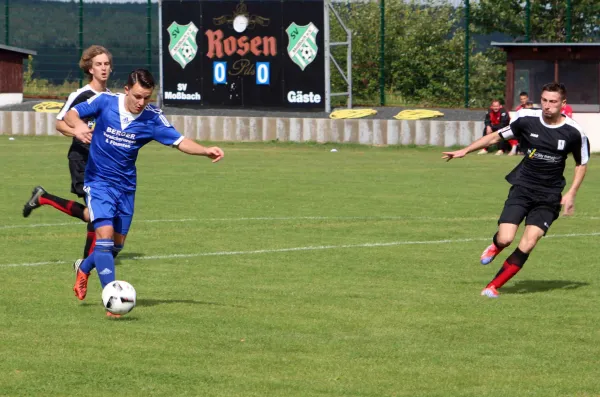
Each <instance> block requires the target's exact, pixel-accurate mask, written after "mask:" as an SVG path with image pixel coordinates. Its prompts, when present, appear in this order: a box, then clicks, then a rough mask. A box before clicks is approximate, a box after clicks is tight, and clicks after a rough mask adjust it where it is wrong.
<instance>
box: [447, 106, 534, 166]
mask: <svg viewBox="0 0 600 397" xmlns="http://www.w3.org/2000/svg"><path fill="white" fill-rule="evenodd" d="M521 120H522V119H519V117H518V116H517V118H515V119H514V120H513V122H512V123H510V125H508V126H506V127H504V128H501V129H500V130H498V131H496V132H492V133H491V134H487V135H485V136H483V137H481V138H479V139H478V140H476V141H475V142H473V143H471V144H470V145H469V146H467V147H466V148H464V149H460V150H455V151H454V152H442V154H443V156H442V158H443V159H444V160H446V161H450V160H452V159H454V158H456V159H459V158H462V157H465V156H466V155H467V154H469V153H471V152H474V151H477V150H481V149H483V148H486V147H488V146H490V145H493V144H496V143H498V142H500V141H501V140H508V139H517V138H518V137H519V136H520V134H521V129H522V128H523V126H522V125H521V124H522V122H521Z"/></svg>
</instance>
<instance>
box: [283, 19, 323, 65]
mask: <svg viewBox="0 0 600 397" xmlns="http://www.w3.org/2000/svg"><path fill="white" fill-rule="evenodd" d="M285 31H286V33H287V34H288V39H289V43H288V46H287V52H288V55H289V56H290V58H291V59H292V61H294V63H295V64H296V65H298V66H300V69H302V70H304V69H306V67H307V66H308V65H310V64H311V62H312V61H314V60H315V57H316V56H317V52H318V51H319V47H318V46H317V33H319V29H318V28H317V27H316V26H315V25H314V24H313V23H312V22H311V23H309V24H308V25H304V26H299V25H296V23H295V22H292V23H291V24H290V26H288V28H287V29H286V30H285Z"/></svg>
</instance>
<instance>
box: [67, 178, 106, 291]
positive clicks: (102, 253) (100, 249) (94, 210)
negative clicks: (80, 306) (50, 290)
mask: <svg viewBox="0 0 600 397" xmlns="http://www.w3.org/2000/svg"><path fill="white" fill-rule="evenodd" d="M85 191H86V193H87V204H88V208H89V209H90V217H91V221H92V224H93V227H94V229H95V234H96V242H95V247H94V251H93V252H92V253H91V255H89V256H88V257H87V258H86V259H85V260H84V261H83V263H81V265H80V266H79V269H77V279H76V282H75V286H74V287H73V291H74V292H75V295H76V296H77V298H78V299H80V300H82V299H84V298H85V295H86V293H87V280H88V276H89V274H90V272H91V271H92V269H93V268H94V267H96V268H97V269H98V276H99V277H100V281H101V283H103V279H104V277H103V276H104V275H107V276H109V271H111V272H112V273H113V276H114V260H113V264H112V270H111V265H110V261H107V258H106V253H108V254H109V256H110V259H111V260H112V259H113V258H112V249H113V246H114V243H113V234H114V228H113V218H114V217H115V214H116V211H117V209H116V205H117V203H116V200H114V194H113V193H112V192H111V189H110V188H108V187H106V186H102V185H96V186H86V187H85ZM100 267H102V268H100ZM106 268H108V270H106ZM101 271H104V274H103V275H101V274H100V272H101ZM108 279H110V276H109V277H108ZM104 285H105V284H103V286H102V287H104Z"/></svg>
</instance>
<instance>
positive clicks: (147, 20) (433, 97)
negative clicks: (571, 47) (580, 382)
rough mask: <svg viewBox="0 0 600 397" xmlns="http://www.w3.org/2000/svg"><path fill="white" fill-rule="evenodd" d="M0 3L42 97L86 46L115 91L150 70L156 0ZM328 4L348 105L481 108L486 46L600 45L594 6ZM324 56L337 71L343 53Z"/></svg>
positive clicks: (493, 62)
mask: <svg viewBox="0 0 600 397" xmlns="http://www.w3.org/2000/svg"><path fill="white" fill-rule="evenodd" d="M0 1H2V2H3V4H2V6H3V10H2V12H0V29H1V31H2V33H3V34H2V35H1V36H2V37H1V38H0V43H1V44H6V45H10V46H14V47H19V48H25V49H30V50H35V51H37V53H38V55H37V56H35V57H34V58H33V63H32V64H31V65H29V66H30V70H32V72H33V74H32V76H30V78H31V79H36V80H37V81H38V82H39V81H42V83H43V84H38V86H39V87H44V86H47V87H48V92H47V95H57V96H60V95H64V93H62V92H60V93H59V92H57V91H60V89H59V88H57V86H60V85H61V84H62V85H63V86H64V85H65V84H63V83H64V82H65V81H66V82H70V84H71V85H73V84H82V83H84V82H83V81H82V75H81V72H80V70H79V68H78V67H77V62H78V59H79V57H80V54H81V50H82V49H83V48H86V47H87V46H89V45H91V44H100V45H104V46H106V47H107V48H108V49H109V50H110V51H111V52H112V53H113V56H114V73H113V75H112V83H111V86H113V87H119V86H121V85H122V84H123V83H124V80H125V78H126V76H127V73H128V72H129V71H131V70H132V69H134V68H136V67H146V68H149V69H151V70H152V71H153V72H158V34H157V28H158V4H157V0H152V2H151V1H150V0H148V1H147V2H143V0H142V2H137V3H118V4H115V3H106V2H103V3H98V2H94V1H91V0H75V1H73V0H71V1H42V0H0ZM165 1H168V0H165ZM177 1H180V0H177ZM185 1H189V0H185ZM240 1H243V0H240ZM282 1H285V0H282ZM332 4H333V6H334V8H335V9H336V11H337V12H338V13H339V15H340V16H341V18H342V19H343V21H344V23H345V24H346V25H347V26H348V27H349V28H350V29H352V31H353V37H352V43H353V56H352V68H353V73H352V75H353V86H354V89H353V94H354V97H355V103H356V104H367V105H379V104H381V105H384V104H385V105H414V104H419V105H430V106H464V107H481V106H486V105H487V104H488V103H489V101H490V99H491V98H492V97H502V96H503V94H504V78H505V56H504V53H502V52H501V51H500V50H498V49H494V48H491V47H490V46H489V43H490V42H491V41H515V40H520V41H558V42H564V41H567V42H568V41H578V42H581V41H600V1H598V0H577V1H571V0H536V1H529V0H527V1H521V0H429V1H427V0H419V1H417V0H415V1H412V2H411V1H407V0H379V1H343V0H340V1H333V2H332ZM500 11H501V12H500ZM331 29H332V31H331V35H332V36H331V40H332V41H345V35H344V33H343V32H342V30H341V28H340V26H339V25H338V24H337V23H336V21H333V20H332V21H331ZM338 51H339V54H338V53H337V52H338ZM332 52H333V54H334V56H336V59H338V61H339V63H340V66H341V67H342V69H344V68H345V66H346V65H345V62H346V56H345V49H344V48H341V47H337V48H333V49H332ZM332 84H333V91H334V92H336V91H337V92H340V91H344V90H345V87H344V86H343V81H342V79H341V78H340V77H339V76H337V75H336V73H333V75H332ZM40 89H41V88H40ZM39 94H40V95H41V94H44V93H43V92H40V93H39ZM336 99H339V98H336ZM339 100H342V99H339ZM334 105H335V103H334Z"/></svg>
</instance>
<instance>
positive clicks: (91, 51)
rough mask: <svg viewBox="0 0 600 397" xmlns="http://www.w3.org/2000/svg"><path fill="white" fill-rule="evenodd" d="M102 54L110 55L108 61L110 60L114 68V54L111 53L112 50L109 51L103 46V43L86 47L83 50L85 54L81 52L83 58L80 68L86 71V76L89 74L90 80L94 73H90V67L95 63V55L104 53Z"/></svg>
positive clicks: (80, 61)
mask: <svg viewBox="0 0 600 397" xmlns="http://www.w3.org/2000/svg"><path fill="white" fill-rule="evenodd" d="M102 54H106V56H107V57H108V62H110V68H111V69H112V65H113V58H112V54H111V53H110V51H108V50H107V49H106V48H104V47H102V46H101V45H92V46H89V47H88V48H86V49H85V50H84V51H83V54H81V59H80V60H79V68H81V70H82V71H83V73H85V74H86V76H88V78H89V79H90V80H91V79H92V75H91V74H90V69H91V68H92V66H93V65H94V63H93V62H92V60H93V59H94V58H95V57H97V56H98V55H102Z"/></svg>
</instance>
